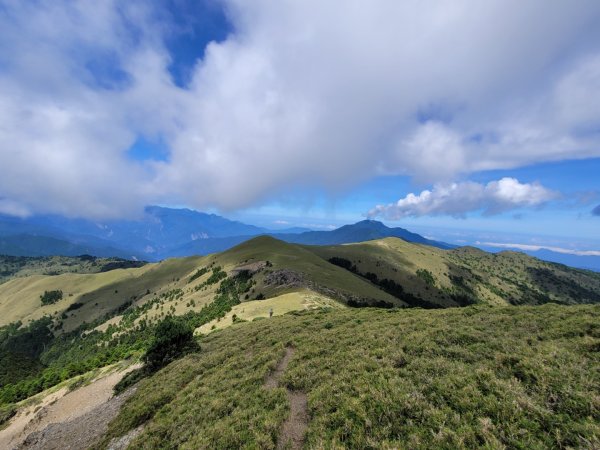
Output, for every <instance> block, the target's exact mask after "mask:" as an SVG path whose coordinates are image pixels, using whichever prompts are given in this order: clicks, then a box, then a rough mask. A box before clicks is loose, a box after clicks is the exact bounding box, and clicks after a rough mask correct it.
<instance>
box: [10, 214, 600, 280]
mask: <svg viewBox="0 0 600 450" xmlns="http://www.w3.org/2000/svg"><path fill="white" fill-rule="evenodd" d="M258 235H269V236H273V237H275V238H277V239H280V240H282V241H286V242H290V243H296V244H305V245H338V244H346V243H352V242H364V241H369V240H373V239H382V238H386V237H397V238H401V239H404V240H405V241H408V242H414V243H419V244H426V245H431V246H434V247H438V248H442V249H450V248H454V247H456V246H454V245H451V244H447V243H444V242H440V241H434V240H430V239H427V238H425V237H423V236H421V235H419V234H417V233H412V232H410V231H408V230H406V229H404V228H399V227H397V228H390V227H387V226H386V225H384V224H383V223H381V222H377V221H374V220H363V221H361V222H357V223H355V224H352V225H344V226H342V227H340V228H337V229H335V230H331V231H312V230H307V229H306V228H289V229H285V230H270V229H267V228H261V227H257V226H254V225H248V224H245V223H242V222H238V221H233V220H229V219H226V218H224V217H221V216H218V215H216V214H206V213H203V212H199V211H193V210H190V209H174V208H164V207H159V206H149V207H147V208H146V209H145V212H144V215H143V217H142V218H140V219H139V220H115V221H106V222H95V221H91V220H85V219H69V218H65V217H62V216H55V215H39V216H33V217H29V218H25V219H22V218H17V217H12V216H7V215H0V254H5V255H15V256H50V255H63V256H77V255H81V254H89V255H94V256H100V257H109V256H116V257H120V258H128V259H139V260H146V261H158V260H161V259H165V258H170V257H179V256H190V255H206V254H209V253H217V252H221V251H224V250H227V249H229V248H231V247H233V246H235V245H238V244H240V243H242V242H244V241H247V240H248V239H250V238H251V237H254V236H258ZM482 248H484V249H486V250H491V251H497V249H492V248H487V247H482ZM524 253H527V254H529V255H532V256H536V257H538V258H541V259H544V260H548V261H553V262H558V263H562V264H566V265H570V266H574V267H580V268H585V269H591V270H596V271H600V257H595V256H586V257H584V256H576V255H567V254H562V253H555V252H552V251H549V250H543V251H539V252H532V251H524Z"/></svg>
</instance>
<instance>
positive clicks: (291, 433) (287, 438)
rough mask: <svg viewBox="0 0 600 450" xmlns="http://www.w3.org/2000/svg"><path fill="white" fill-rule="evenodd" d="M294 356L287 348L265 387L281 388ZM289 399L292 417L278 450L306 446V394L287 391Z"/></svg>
mask: <svg viewBox="0 0 600 450" xmlns="http://www.w3.org/2000/svg"><path fill="white" fill-rule="evenodd" d="M293 356H294V349H293V348H292V347H287V348H286V349H285V356H284V357H283V358H282V360H281V361H279V364H277V367H276V368H275V370H274V371H273V372H272V373H271V374H269V376H268V377H267V379H266V380H265V387H266V388H267V389H274V388H277V387H279V386H280V385H279V379H280V378H281V375H283V373H284V372H285V369H286V368H287V366H288V364H289V363H290V360H291V359H292V357H293ZM286 390H287V397H288V401H289V402H290V415H289V417H288V418H287V419H286V421H285V422H284V423H283V426H282V427H281V431H280V433H279V438H278V439H277V448H278V449H289V448H291V449H293V450H296V449H301V448H302V445H303V444H304V436H305V434H306V428H307V426H308V404H307V401H306V394H305V393H304V392H300V391H292V390H291V389H287V388H286Z"/></svg>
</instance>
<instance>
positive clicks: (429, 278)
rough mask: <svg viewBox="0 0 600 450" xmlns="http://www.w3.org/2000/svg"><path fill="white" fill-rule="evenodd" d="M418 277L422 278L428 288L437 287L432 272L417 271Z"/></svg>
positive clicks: (425, 270)
mask: <svg viewBox="0 0 600 450" xmlns="http://www.w3.org/2000/svg"><path fill="white" fill-rule="evenodd" d="M416 273H417V276H418V277H419V278H421V279H422V280H423V281H424V282H425V284H426V285H427V286H432V287H433V286H435V278H434V277H433V274H432V273H431V271H429V270H427V269H417V272H416Z"/></svg>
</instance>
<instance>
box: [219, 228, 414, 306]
mask: <svg viewBox="0 0 600 450" xmlns="http://www.w3.org/2000/svg"><path fill="white" fill-rule="evenodd" d="M211 261H213V262H214V263H215V264H219V265H222V266H223V267H224V268H225V269H226V270H231V269H234V268H235V267H240V266H241V267H245V266H251V265H252V264H256V263H259V264H260V263H261V262H266V261H268V262H269V266H268V267H264V268H263V269H262V270H261V271H260V272H259V273H258V274H257V276H256V279H257V285H256V287H255V292H260V293H262V294H263V295H264V296H265V297H267V298H269V297H274V296H277V295H281V294H283V293H286V292H294V291H297V290H299V289H301V288H304V287H308V288H311V289H312V290H315V291H318V292H320V293H322V294H324V295H327V296H329V297H332V298H335V299H338V300H342V301H347V300H348V299H360V300H363V301H364V302H365V303H367V304H373V303H376V302H378V301H380V302H386V303H389V304H393V305H396V306H402V305H403V304H404V302H402V301H401V300H399V299H397V298H395V297H393V296H391V295H389V294H387V293H385V292H383V291H382V290H381V289H379V288H377V286H374V285H373V284H371V283H369V282H368V281H366V280H364V279H362V278H360V277H358V276H356V275H354V274H352V273H350V272H348V271H347V270H344V269H342V268H340V267H337V266H335V265H333V264H330V263H328V262H327V261H324V260H323V258H320V257H318V256H317V255H315V254H314V253H313V252H312V251H310V250H307V249H305V248H303V247H302V246H299V245H295V244H288V243H286V242H283V241H280V240H277V239H275V238H272V237H269V236H260V237H257V238H254V239H252V240H250V241H247V242H244V243H242V244H240V245H238V246H237V247H234V248H233V249H231V250H227V251H225V252H223V253H220V254H217V255H215V256H213V258H212V259H211Z"/></svg>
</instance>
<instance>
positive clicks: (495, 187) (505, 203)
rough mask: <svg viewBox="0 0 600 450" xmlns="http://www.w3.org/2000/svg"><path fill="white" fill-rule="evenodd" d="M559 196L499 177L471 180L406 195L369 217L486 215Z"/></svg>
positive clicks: (539, 186) (537, 204)
mask: <svg viewBox="0 0 600 450" xmlns="http://www.w3.org/2000/svg"><path fill="white" fill-rule="evenodd" d="M557 196H558V194H557V193H556V192H553V191H551V190H549V189H546V188H545V187H543V186H542V185H540V184H539V183H520V182H519V181H518V180H516V179H515V178H502V179H501V180H498V181H491V182H489V183H487V184H485V185H484V184H480V183H474V182H471V181H466V182H461V183H450V184H437V185H435V186H434V188H433V189H432V190H425V191H422V192H421V193H420V194H418V195H415V194H413V193H410V194H408V195H407V196H406V197H404V198H402V199H400V200H398V201H397V202H396V203H391V204H389V205H378V206H376V207H375V208H373V209H372V210H370V211H369V212H368V216H369V217H383V218H385V219H388V220H398V219H401V218H403V217H420V216H427V215H451V216H465V215H466V214H467V213H469V212H473V211H479V210H483V212H484V213H485V214H497V213H500V212H503V211H509V210H512V209H517V208H523V207H536V206H540V205H542V204H544V203H545V202H547V201H549V200H552V199H554V198H556V197H557Z"/></svg>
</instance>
